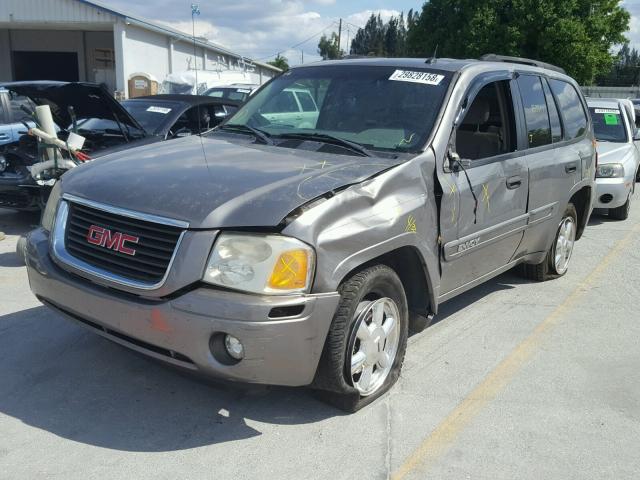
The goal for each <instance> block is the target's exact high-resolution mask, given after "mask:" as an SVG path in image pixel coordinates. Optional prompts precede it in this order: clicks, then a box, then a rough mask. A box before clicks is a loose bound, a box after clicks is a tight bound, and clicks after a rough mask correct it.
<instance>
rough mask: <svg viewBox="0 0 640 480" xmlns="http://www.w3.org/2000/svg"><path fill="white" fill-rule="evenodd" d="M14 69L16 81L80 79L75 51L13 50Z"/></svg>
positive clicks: (68, 80) (71, 80) (69, 80)
mask: <svg viewBox="0 0 640 480" xmlns="http://www.w3.org/2000/svg"><path fill="white" fill-rule="evenodd" d="M13 69H14V79H15V80H16V81H21V80H61V81H65V82H77V81H78V80H80V78H79V73H78V54H77V53H75V52H13Z"/></svg>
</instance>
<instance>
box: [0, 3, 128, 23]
mask: <svg viewBox="0 0 640 480" xmlns="http://www.w3.org/2000/svg"><path fill="white" fill-rule="evenodd" d="M115 20H116V15H114V13H113V12H110V11H108V10H106V9H96V8H94V7H93V6H91V5H90V4H89V2H80V1H78V0H57V1H51V0H2V1H0V23H5V22H6V23H14V22H15V23H27V24H30V23H67V24H68V23H105V24H111V23H113V22H115Z"/></svg>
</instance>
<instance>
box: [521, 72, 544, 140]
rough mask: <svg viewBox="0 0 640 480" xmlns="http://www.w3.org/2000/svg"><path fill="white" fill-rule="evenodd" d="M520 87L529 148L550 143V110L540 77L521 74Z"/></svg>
mask: <svg viewBox="0 0 640 480" xmlns="http://www.w3.org/2000/svg"><path fill="white" fill-rule="evenodd" d="M518 87H519V89H520V96H521V97H522V104H523V106H524V116H525V120H526V123H527V139H528V141H529V148H534V147H540V146H542V145H548V144H550V143H551V125H550V123H549V111H548V109H547V101H546V99H545V96H544V90H543V89H542V82H541V80H540V77H537V76H534V75H521V76H520V77H518Z"/></svg>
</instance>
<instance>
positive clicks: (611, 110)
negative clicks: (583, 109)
mask: <svg viewBox="0 0 640 480" xmlns="http://www.w3.org/2000/svg"><path fill="white" fill-rule="evenodd" d="M595 111H596V113H615V114H616V115H620V110H616V109H615V108H596V110H595Z"/></svg>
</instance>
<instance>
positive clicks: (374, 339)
mask: <svg viewBox="0 0 640 480" xmlns="http://www.w3.org/2000/svg"><path fill="white" fill-rule="evenodd" d="M356 315H357V320H356V323H355V325H354V329H353V331H352V333H351V338H350V341H349V351H348V355H347V358H346V362H347V364H346V368H347V372H349V375H350V379H351V384H352V385H353V386H354V387H355V388H356V389H357V390H358V392H359V393H360V395H361V396H363V397H364V396H368V395H371V394H372V393H374V392H376V391H377V390H378V389H379V388H380V387H381V386H382V385H383V384H384V382H385V380H386V379H387V377H388V376H389V373H390V372H391V369H392V368H393V364H394V363H395V360H396V355H397V353H398V345H399V343H400V311H399V310H398V306H397V305H396V303H395V302H394V301H393V300H391V299H390V298H387V297H384V298H380V299H378V300H374V301H372V302H363V303H361V304H360V305H359V308H358V309H357V314H356Z"/></svg>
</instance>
